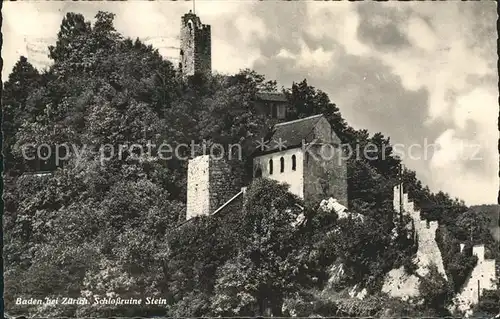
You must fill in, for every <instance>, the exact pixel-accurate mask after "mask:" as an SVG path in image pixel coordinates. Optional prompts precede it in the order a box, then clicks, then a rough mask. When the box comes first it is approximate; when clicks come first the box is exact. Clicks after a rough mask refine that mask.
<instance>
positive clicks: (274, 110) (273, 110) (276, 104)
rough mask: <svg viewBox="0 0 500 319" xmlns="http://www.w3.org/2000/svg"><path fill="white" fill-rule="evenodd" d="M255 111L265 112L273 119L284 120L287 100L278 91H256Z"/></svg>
mask: <svg viewBox="0 0 500 319" xmlns="http://www.w3.org/2000/svg"><path fill="white" fill-rule="evenodd" d="M254 103H255V108H256V110H257V113H259V114H265V115H267V116H269V117H271V118H273V119H277V120H284V119H285V118H286V115H287V110H288V101H287V99H286V96H285V94H283V93H280V92H258V93H257V94H255V100H254Z"/></svg>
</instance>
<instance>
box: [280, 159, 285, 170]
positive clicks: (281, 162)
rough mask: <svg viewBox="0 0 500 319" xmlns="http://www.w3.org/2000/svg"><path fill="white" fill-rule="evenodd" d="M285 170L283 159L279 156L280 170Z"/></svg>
mask: <svg viewBox="0 0 500 319" xmlns="http://www.w3.org/2000/svg"><path fill="white" fill-rule="evenodd" d="M284 171H285V159H284V158H283V157H282V158H280V172H281V173H283V172H284Z"/></svg>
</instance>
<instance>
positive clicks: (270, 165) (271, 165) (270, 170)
mask: <svg viewBox="0 0 500 319" xmlns="http://www.w3.org/2000/svg"><path fill="white" fill-rule="evenodd" d="M269 175H273V160H272V159H270V160H269Z"/></svg>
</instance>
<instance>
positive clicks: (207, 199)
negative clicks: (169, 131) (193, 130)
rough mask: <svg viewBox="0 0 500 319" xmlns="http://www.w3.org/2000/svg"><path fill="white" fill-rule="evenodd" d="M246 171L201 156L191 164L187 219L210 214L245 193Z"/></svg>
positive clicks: (230, 164) (220, 160)
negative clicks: (244, 173)
mask: <svg viewBox="0 0 500 319" xmlns="http://www.w3.org/2000/svg"><path fill="white" fill-rule="evenodd" d="M240 174H242V169H241V168H240V167H238V166H237V165H235V164H233V163H229V162H228V161H226V160H225V159H217V158H215V157H212V156H210V155H202V156H197V157H195V158H194V159H192V160H190V161H189V164H188V185H187V213H186V219H190V218H192V217H195V216H199V215H209V214H211V213H212V212H214V211H215V210H216V209H217V208H219V207H220V206H222V205H223V204H224V203H225V202H226V201H228V200H229V199H231V198H232V197H233V196H234V195H236V194H237V193H238V192H239V191H241V181H242V178H241V176H239V175H240Z"/></svg>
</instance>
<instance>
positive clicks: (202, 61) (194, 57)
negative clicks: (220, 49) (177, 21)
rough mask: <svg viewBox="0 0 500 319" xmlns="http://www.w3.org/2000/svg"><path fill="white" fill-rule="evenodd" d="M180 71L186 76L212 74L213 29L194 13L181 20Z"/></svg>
mask: <svg viewBox="0 0 500 319" xmlns="http://www.w3.org/2000/svg"><path fill="white" fill-rule="evenodd" d="M180 50H181V56H180V71H181V73H182V75H184V76H191V75H194V74H195V73H206V74H210V73H211V72H212V43H211V28H210V26H209V25H206V24H202V23H201V20H200V18H199V17H198V16H196V15H195V14H193V13H188V14H185V15H184V16H183V17H182V19H181V33H180Z"/></svg>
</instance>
